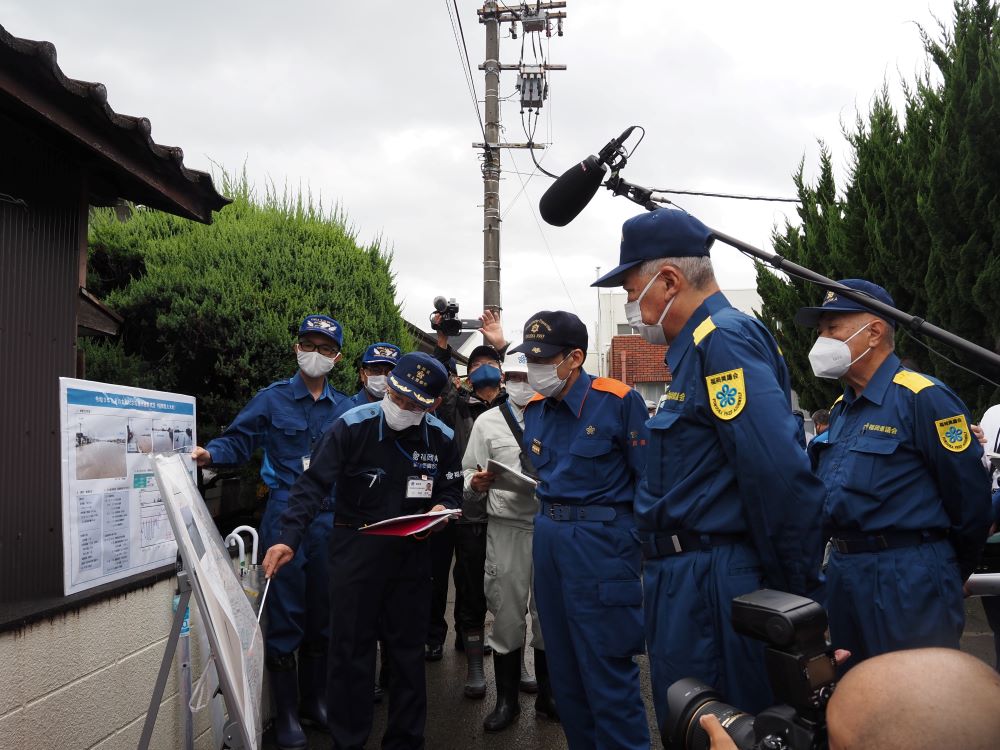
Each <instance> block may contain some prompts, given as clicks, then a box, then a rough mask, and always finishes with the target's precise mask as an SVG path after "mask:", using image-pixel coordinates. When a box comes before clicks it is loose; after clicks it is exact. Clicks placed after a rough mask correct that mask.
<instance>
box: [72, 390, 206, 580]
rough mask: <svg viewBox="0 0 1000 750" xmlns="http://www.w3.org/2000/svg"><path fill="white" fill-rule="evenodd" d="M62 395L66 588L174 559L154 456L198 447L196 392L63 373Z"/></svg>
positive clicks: (114, 576) (140, 570)
mask: <svg viewBox="0 0 1000 750" xmlns="http://www.w3.org/2000/svg"><path fill="white" fill-rule="evenodd" d="M59 401H60V414H61V417H60V422H61V428H62V487H63V503H62V506H63V513H62V516H63V571H64V575H63V578H64V589H65V593H67V594H75V593H77V592H79V591H84V590H86V589H89V588H93V587H94V586H100V585H102V584H105V583H110V582H112V581H116V580H119V579H121V578H127V577H128V576H131V575H135V574H136V573H142V572H145V571H148V570H154V569H156V568H160V567H163V566H164V565H172V564H173V563H174V561H175V560H176V557H177V544H176V542H175V541H174V535H173V532H172V531H171V528H170V522H169V521H168V519H167V515H166V511H165V509H164V507H163V500H162V498H161V497H160V492H159V488H158V487H157V484H156V477H155V474H154V471H153V459H152V454H153V453H169V452H178V453H183V452H188V453H190V451H191V450H192V449H193V448H194V446H195V445H197V440H196V434H195V400H194V398H193V397H191V396H183V395H180V394H176V393H164V392H162V391H150V390H144V389H141V388H130V387H128V386H122V385H109V384H107V383H94V382H91V381H89V380H76V379H74V378H60V379H59ZM188 463H189V464H190V471H191V473H192V475H193V474H194V471H195V467H194V463H193V462H188Z"/></svg>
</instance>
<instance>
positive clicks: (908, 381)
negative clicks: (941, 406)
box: [892, 370, 934, 393]
mask: <svg viewBox="0 0 1000 750" xmlns="http://www.w3.org/2000/svg"><path fill="white" fill-rule="evenodd" d="M892 382H893V383H896V384H897V385H901V386H903V387H904V388H908V389H909V390H911V391H913V392H914V393H920V391H922V390H923V389H924V388H927V387H928V386H931V385H934V381H933V380H931V379H930V378H927V377H924V376H923V375H921V374H920V373H919V372H913V371H912V370H900V371H899V372H897V373H896V375H895V377H893V379H892Z"/></svg>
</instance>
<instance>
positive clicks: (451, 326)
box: [431, 297, 483, 336]
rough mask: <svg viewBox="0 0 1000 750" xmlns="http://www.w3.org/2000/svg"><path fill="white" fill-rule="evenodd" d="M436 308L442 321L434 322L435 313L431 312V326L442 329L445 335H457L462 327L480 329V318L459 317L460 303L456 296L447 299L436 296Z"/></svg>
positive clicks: (436, 329) (438, 329)
mask: <svg viewBox="0 0 1000 750" xmlns="http://www.w3.org/2000/svg"><path fill="white" fill-rule="evenodd" d="M434 310H435V311H437V312H438V313H439V314H440V315H441V322H440V323H436V324H435V323H434V313H431V328H433V329H434V330H435V331H441V332H442V333H444V335H445V336H457V335H458V334H460V333H461V332H462V329H463V328H464V329H468V330H472V331H478V330H479V329H480V328H482V325H483V324H482V323H480V322H479V321H478V320H467V319H463V318H459V317H458V303H457V302H456V301H455V298H454V297H452V298H451V299H448V300H446V299H445V298H444V297H435V298H434Z"/></svg>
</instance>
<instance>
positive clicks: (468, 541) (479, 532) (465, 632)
mask: <svg viewBox="0 0 1000 750" xmlns="http://www.w3.org/2000/svg"><path fill="white" fill-rule="evenodd" d="M434 307H435V308H436V309H437V311H438V312H436V313H434V314H433V315H432V316H431V325H432V326H433V327H434V328H435V330H437V344H438V345H437V348H436V349H435V350H434V357H435V358H436V359H437V360H438V361H439V362H441V363H442V364H444V365H445V366H446V367H447V363H448V362H449V360H451V359H452V351H451V346H450V345H449V343H448V338H449V336H454V335H456V334H457V333H459V332H461V330H462V329H463V328H466V329H467V328H471V327H473V326H478V331H479V333H481V334H482V336H483V339H485V341H486V342H487V343H486V344H483V345H481V346H477V347H476V348H475V349H473V350H472V353H471V354H470V355H469V364H468V370H467V375H468V381H469V384H470V385H471V388H472V390H471V391H466V390H465V389H464V388H461V389H460V388H455V387H451V388H449V389H448V390H447V391H446V393H445V396H444V399H443V401H442V403H441V405H440V406H439V407H438V409H437V412H436V414H437V416H438V417H439V418H440V419H441V420H442V421H443V422H444V423H445V424H447V425H449V426H450V427H451V428H452V429H453V430H454V431H455V445H456V446H457V447H458V450H459V451H460V453H462V454H464V453H465V448H466V446H467V445H468V443H469V435H470V434H471V432H472V425H473V422H475V420H476V419H477V418H478V417H479V416H480V415H481V414H483V413H484V412H485V411H487V410H488V409H490V408H492V407H494V406H497V405H499V404H501V403H503V402H504V401H506V399H507V394H506V393H505V392H504V391H503V389H502V388H501V384H500V381H501V379H502V377H503V372H502V370H501V364H500V363H501V360H502V359H503V354H502V352H504V351H505V350H506V348H507V341H506V340H505V339H504V335H503V326H502V324H501V321H500V315H499V314H498V313H495V312H493V311H492V310H484V311H483V314H482V317H480V318H479V320H462V319H460V318H458V317H457V315H458V305H457V304H456V303H455V301H454V300H450V301H448V302H447V303H446V302H445V301H444V298H442V297H438V298H437V299H435V300H434ZM486 521H487V516H486V503H485V502H483V501H479V502H472V501H468V500H466V501H464V502H463V503H462V516H461V518H459V519H458V520H457V522H456V523H455V524H454V530H453V532H452V535H453V536H452V539H453V544H454V549H455V630H456V633H455V639H456V646H458V644H459V643H460V644H461V646H462V648H463V650H464V651H465V656H466V662H467V676H466V682H465V687H464V689H463V692H464V694H465V696H466V697H468V698H476V699H479V698H483V697H485V696H486V675H485V672H484V671H483V656H484V652H485V647H486V642H485V639H484V632H483V631H484V629H485V623H486V609H487V606H486V594H485V591H484V588H483V578H484V576H485V573H486ZM449 541H451V540H449V539H448V538H447V537H445V538H443V539H442V540H441V541H440V542H435V554H434V562H435V565H434V570H433V573H432V575H433V577H434V595H433V601H434V603H436V605H437V606H434V607H432V612H431V619H432V627H433V624H435V623H436V624H437V625H438V628H436V629H437V631H438V632H439V633H441V635H442V638H443V632H442V631H443V629H442V628H440V624H441V623H442V622H443V620H444V612H443V609H441V603H442V602H444V601H445V599H446V596H447V588H448V568H449V567H450V566H451V553H450V549H448V543H449ZM442 552H443V554H442ZM440 649H441V646H440V645H439V644H428V647H427V656H428V658H429V659H431V660H436V658H440V656H439V654H440Z"/></svg>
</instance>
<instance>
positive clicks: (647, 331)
mask: <svg viewBox="0 0 1000 750" xmlns="http://www.w3.org/2000/svg"><path fill="white" fill-rule="evenodd" d="M659 277H660V274H656V275H655V276H653V278H651V279H650V280H649V283H648V284H646V287H645V288H644V289H643V290H642V293H641V294H639V298H638V299H636V300H635V302H626V303H625V317H626V319H627V320H628V324H629V325H630V326H632V327H633V328H635V329H636V330H637V331H639V335H640V336H642V337H643V338H644V339H646V341H648V342H649V343H650V344H666V343H667V337H666V335H665V334H664V333H663V326H662V325H661V324H662V323H663V320H664V318H666V317H667V312H668V311H669V310H670V306H671V305H672V304H674V300H675V299H677V297H676V296H674V297H671V298H670V301H669V302H668V303H667V304H666V306H665V307H664V308H663V313H662V314H661V315H660V319H659V320H657V321H656V323H654V324H653V325H647V324H646V323H643V322H642V311H641V310H640V309H639V304H640V303H641V302H642V298H643V297H645V296H646V292H648V291H649V288H650V287H651V286H653V282H654V281H656V280H657V279H658V278H659Z"/></svg>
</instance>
